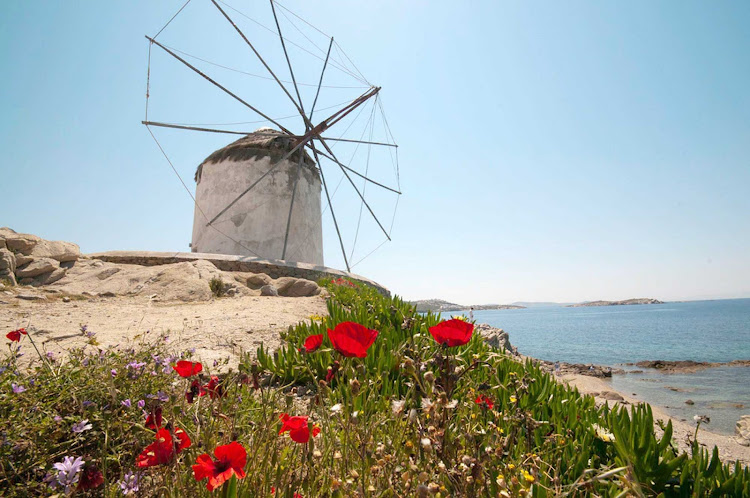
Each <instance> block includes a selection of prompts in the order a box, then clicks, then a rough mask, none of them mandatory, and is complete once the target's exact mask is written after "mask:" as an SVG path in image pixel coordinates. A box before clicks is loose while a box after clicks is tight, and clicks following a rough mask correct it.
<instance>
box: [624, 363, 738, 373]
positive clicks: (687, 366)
mask: <svg viewBox="0 0 750 498" xmlns="http://www.w3.org/2000/svg"><path fill="white" fill-rule="evenodd" d="M625 365H626V366H636V367H641V368H650V369H653V370H658V371H659V372H661V373H695V372H698V371H701V370H705V369H707V368H716V367H750V360H732V361H727V362H708V361H692V360H679V361H666V360H651V361H639V362H637V363H625ZM630 373H640V371H639V370H631V371H630Z"/></svg>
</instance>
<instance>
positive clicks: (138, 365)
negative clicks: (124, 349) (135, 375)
mask: <svg viewBox="0 0 750 498" xmlns="http://www.w3.org/2000/svg"><path fill="white" fill-rule="evenodd" d="M145 366H146V363H144V362H142V361H131V362H130V363H128V364H127V367H128V368H132V369H133V370H138V369H141V368H143V367H145Z"/></svg>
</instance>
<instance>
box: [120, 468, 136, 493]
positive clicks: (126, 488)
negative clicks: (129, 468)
mask: <svg viewBox="0 0 750 498" xmlns="http://www.w3.org/2000/svg"><path fill="white" fill-rule="evenodd" d="M140 479H141V476H140V474H134V473H132V472H128V473H126V474H125V475H124V476H122V479H121V480H120V481H117V484H118V485H119V486H120V492H122V494H123V495H130V494H136V493H137V492H138V482H139V481H140Z"/></svg>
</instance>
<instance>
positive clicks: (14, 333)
mask: <svg viewBox="0 0 750 498" xmlns="http://www.w3.org/2000/svg"><path fill="white" fill-rule="evenodd" d="M27 334H28V332H26V329H24V328H20V329H17V330H11V331H10V332H8V333H7V334H5V337H7V338H8V339H10V341H11V342H19V341H20V340H21V336H22V335H27Z"/></svg>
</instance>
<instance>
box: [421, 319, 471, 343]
mask: <svg viewBox="0 0 750 498" xmlns="http://www.w3.org/2000/svg"><path fill="white" fill-rule="evenodd" d="M473 332H474V325H473V324H471V323H468V322H465V321H463V320H457V319H455V318H453V319H451V320H446V321H443V322H440V323H438V324H437V325H435V326H433V327H430V334H432V337H433V338H434V339H435V341H437V342H438V343H439V344H443V345H446V346H448V347H451V348H452V347H455V346H463V345H464V344H466V343H468V342H469V341H470V340H471V334H472V333H473Z"/></svg>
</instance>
